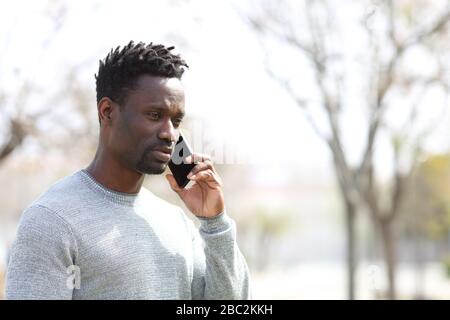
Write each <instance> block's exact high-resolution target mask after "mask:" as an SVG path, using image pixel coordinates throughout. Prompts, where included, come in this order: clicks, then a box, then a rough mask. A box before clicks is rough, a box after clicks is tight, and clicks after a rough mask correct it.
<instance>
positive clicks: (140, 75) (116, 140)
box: [95, 41, 188, 174]
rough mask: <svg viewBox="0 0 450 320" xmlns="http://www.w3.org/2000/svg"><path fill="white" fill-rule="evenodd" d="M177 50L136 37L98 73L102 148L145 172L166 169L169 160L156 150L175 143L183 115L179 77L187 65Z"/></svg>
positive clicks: (101, 65) (109, 155)
mask: <svg viewBox="0 0 450 320" xmlns="http://www.w3.org/2000/svg"><path fill="white" fill-rule="evenodd" d="M172 49H174V47H169V48H166V47H164V46H163V45H153V44H152V43H150V44H149V45H145V44H144V43H142V42H140V43H138V44H134V43H133V42H132V41H131V42H130V43H129V44H128V45H127V46H125V47H123V48H122V49H121V48H120V47H117V48H116V50H114V51H113V50H111V52H110V53H109V54H108V55H107V56H106V58H105V59H104V60H103V61H100V67H99V70H98V74H97V75H96V76H95V78H96V82H97V108H98V115H99V122H100V147H101V148H102V149H103V151H105V153H106V154H107V156H108V157H112V158H113V160H115V161H116V162H117V163H118V164H119V165H121V166H125V167H127V168H129V169H131V170H135V171H138V172H140V173H146V174H160V173H162V172H164V169H165V167H166V165H167V162H168V161H167V159H164V157H163V156H161V154H159V153H158V152H156V151H155V149H166V150H168V149H169V148H172V147H173V144H174V143H175V142H176V141H177V139H178V135H179V132H178V127H179V125H180V122H181V120H182V118H183V116H184V89H183V86H182V84H181V81H180V80H181V76H182V75H183V72H184V68H183V67H188V66H187V64H186V63H185V62H184V60H182V59H181V58H180V57H179V56H178V55H174V54H172V53H170V50H172Z"/></svg>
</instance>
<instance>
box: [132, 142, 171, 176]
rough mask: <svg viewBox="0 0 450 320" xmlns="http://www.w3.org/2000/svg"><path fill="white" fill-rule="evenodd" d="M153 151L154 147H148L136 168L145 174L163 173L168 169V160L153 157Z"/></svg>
mask: <svg viewBox="0 0 450 320" xmlns="http://www.w3.org/2000/svg"><path fill="white" fill-rule="evenodd" d="M151 151H152V149H151V148H148V149H146V150H145V151H144V152H143V153H142V156H141V157H140V159H139V161H138V163H137V165H136V170H137V171H139V172H141V173H145V174H162V173H163V172H164V171H165V170H166V167H167V162H162V161H161V160H158V159H156V158H155V157H153V155H152V154H151Z"/></svg>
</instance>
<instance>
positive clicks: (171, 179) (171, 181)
mask: <svg viewBox="0 0 450 320" xmlns="http://www.w3.org/2000/svg"><path fill="white" fill-rule="evenodd" d="M166 179H167V181H168V182H169V184H170V187H171V188H172V190H173V191H175V192H180V191H181V188H180V187H179V186H178V184H177V181H176V180H175V178H174V177H173V175H171V174H170V173H169V174H166Z"/></svg>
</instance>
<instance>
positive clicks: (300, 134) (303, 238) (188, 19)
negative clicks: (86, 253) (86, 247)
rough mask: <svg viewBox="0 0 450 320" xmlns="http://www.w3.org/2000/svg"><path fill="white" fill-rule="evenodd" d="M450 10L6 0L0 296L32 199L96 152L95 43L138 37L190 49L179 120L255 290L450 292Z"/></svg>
mask: <svg viewBox="0 0 450 320" xmlns="http://www.w3.org/2000/svg"><path fill="white" fill-rule="evenodd" d="M449 20H450V5H449V3H448V1H446V0H440V1H439V0H395V1H394V0H392V1H388V0H379V1H375V0H361V1H351V0H339V1H338V0H316V1H302V0H297V1H287V0H284V1H274V0H255V1H237V0H227V1H225V0H217V1H206V0H171V1H164V2H162V1H132V0H128V1H113V0H111V1H99V0H93V1H70V2H69V1H65V0H52V1H43V0H42V1H41V0H37V1H1V2H0V188H1V190H0V194H1V201H0V298H4V285H5V283H4V282H5V280H4V278H5V273H6V265H7V260H8V252H9V247H10V246H11V243H12V242H13V241H14V237H15V233H16V228H17V225H18V222H19V219H20V216H21V214H22V211H23V209H24V208H25V207H26V206H28V205H29V204H30V203H31V202H32V201H33V200H34V199H35V198H36V197H38V196H39V195H40V194H41V193H43V192H45V190H47V189H48V188H49V186H51V185H52V184H53V183H55V182H56V181H58V180H59V179H62V178H63V177H65V176H67V175H69V174H71V173H73V172H75V171H77V170H79V169H81V168H84V167H86V166H87V165H88V164H89V162H90V160H91V159H92V157H93V156H94V154H95V150H96V146H97V139H98V118H97V109H96V100H95V79H94V74H95V73H96V72H97V68H98V61H99V60H100V59H103V58H104V57H105V56H106V54H107V53H108V52H109V51H110V50H111V49H112V48H115V47H117V46H118V45H125V44H127V43H128V42H129V41H130V40H134V41H135V42H139V41H143V42H147V43H148V42H154V43H162V44H165V45H167V46H170V45H174V46H175V47H176V49H175V50H174V51H175V53H179V54H180V55H181V56H182V58H184V59H185V60H186V62H187V63H188V64H189V67H190V68H189V70H187V71H186V72H185V74H184V76H183V83H184V85H185V87H186V99H187V100H186V111H187V114H188V117H187V120H186V121H185V123H184V124H183V125H182V129H183V130H184V132H185V133H186V135H187V138H188V140H189V141H190V142H191V145H192V146H193V147H194V150H195V151H197V152H204V153H209V154H211V155H212V157H213V159H214V161H215V163H216V167H217V169H218V171H219V173H220V175H221V177H222V178H223V180H224V185H225V197H226V203H227V211H228V213H229V215H230V216H232V218H233V219H235V221H236V222H237V226H238V235H237V236H238V239H237V240H238V243H239V246H240V248H241V251H242V252H243V254H244V256H245V257H246V259H247V261H248V264H249V267H250V271H251V278H252V282H253V298H255V299H450V250H449V249H450V139H449V137H450V115H449V112H448V109H449V108H448V106H449V102H448V96H449V85H450V77H449V76H450V69H449V67H450V65H449V64H450V56H449V54H450V51H449V46H450V41H449V40H450V34H449V32H450V29H449V27H450V21H449ZM145 186H146V187H147V188H148V189H150V190H151V191H153V192H154V193H155V194H157V195H158V196H160V197H163V198H164V199H166V200H168V201H170V202H173V203H176V204H178V205H180V206H182V207H183V208H184V209H185V211H186V212H187V214H188V215H190V214H189V213H188V211H187V209H186V208H185V207H184V205H183V203H182V202H181V200H180V199H179V198H178V197H177V195H176V194H174V193H173V192H172V191H171V190H170V188H169V186H168V185H167V182H166V180H165V179H164V177H163V175H161V176H147V178H146V181H145ZM190 216H191V217H192V215H190Z"/></svg>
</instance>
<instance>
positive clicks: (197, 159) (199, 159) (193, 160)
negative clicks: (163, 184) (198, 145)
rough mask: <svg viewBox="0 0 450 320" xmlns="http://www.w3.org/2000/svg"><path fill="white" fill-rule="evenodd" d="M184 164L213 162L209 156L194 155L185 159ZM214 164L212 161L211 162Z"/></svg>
mask: <svg viewBox="0 0 450 320" xmlns="http://www.w3.org/2000/svg"><path fill="white" fill-rule="evenodd" d="M183 161H184V163H199V162H205V161H211V157H210V156H209V155H207V154H203V153H193V154H191V155H189V156H187V157H186V158H184V160H183ZM211 163H212V161H211Z"/></svg>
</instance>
